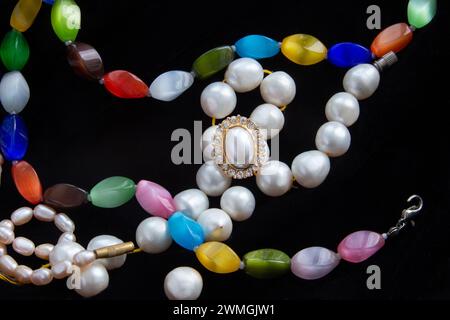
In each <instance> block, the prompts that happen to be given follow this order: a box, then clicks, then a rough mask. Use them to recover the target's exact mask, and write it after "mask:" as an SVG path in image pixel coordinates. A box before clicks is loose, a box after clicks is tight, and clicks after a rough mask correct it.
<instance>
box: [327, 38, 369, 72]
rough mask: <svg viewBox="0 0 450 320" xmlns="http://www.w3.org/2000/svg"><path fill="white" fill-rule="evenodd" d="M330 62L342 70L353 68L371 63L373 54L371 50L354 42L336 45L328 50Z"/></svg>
mask: <svg viewBox="0 0 450 320" xmlns="http://www.w3.org/2000/svg"><path fill="white" fill-rule="evenodd" d="M327 58H328V61H330V63H332V64H334V65H335V66H338V67H341V68H351V67H354V66H356V65H358V64H361V63H370V62H371V61H372V53H371V52H370V50H369V49H367V48H365V47H363V46H361V45H359V44H356V43H352V42H342V43H338V44H335V45H334V46H332V47H331V48H330V50H328V57H327Z"/></svg>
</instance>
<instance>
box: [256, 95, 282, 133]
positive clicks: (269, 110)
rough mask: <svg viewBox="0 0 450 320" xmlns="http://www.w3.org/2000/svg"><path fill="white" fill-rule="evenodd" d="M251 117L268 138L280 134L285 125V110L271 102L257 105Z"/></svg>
mask: <svg viewBox="0 0 450 320" xmlns="http://www.w3.org/2000/svg"><path fill="white" fill-rule="evenodd" d="M250 119H251V120H252V121H253V122H254V123H255V124H256V125H257V126H258V127H259V129H261V131H262V133H263V135H264V138H265V139H266V140H267V139H272V138H273V137H275V136H276V135H278V134H279V133H280V131H281V129H283V126H284V115H283V112H282V111H281V110H280V108H278V107H277V106H274V105H273V104H270V103H265V104H262V105H260V106H258V107H256V108H255V110H253V112H252V114H251V115H250Z"/></svg>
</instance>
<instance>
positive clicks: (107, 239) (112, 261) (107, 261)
mask: <svg viewBox="0 0 450 320" xmlns="http://www.w3.org/2000/svg"><path fill="white" fill-rule="evenodd" d="M120 243H123V241H122V240H121V239H119V238H117V237H115V236H111V235H107V234H104V235H99V236H96V237H94V238H92V240H91V241H89V243H88V245H87V249H88V250H92V251H94V250H96V249H100V248H103V247H108V246H113V245H116V244H120ZM126 260H127V255H126V254H123V255H121V256H118V257H113V258H104V259H98V260H97V261H98V262H99V263H101V264H103V265H104V266H105V267H106V269H108V270H112V269H117V268H120V267H121V266H123V264H124V263H125V261H126Z"/></svg>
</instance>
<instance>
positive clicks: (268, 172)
mask: <svg viewBox="0 0 450 320" xmlns="http://www.w3.org/2000/svg"><path fill="white" fill-rule="evenodd" d="M292 180H293V176H292V172H291V170H290V169H289V167H288V166H287V165H286V164H285V163H283V162H280V161H276V160H271V161H268V162H266V163H265V164H264V165H263V166H262V167H261V169H260V171H259V172H258V175H257V176H256V184H257V185H258V187H259V190H261V191H262V192H263V193H264V194H266V195H268V196H271V197H279V196H281V195H283V194H285V193H286V192H288V191H289V190H290V189H291V187H292Z"/></svg>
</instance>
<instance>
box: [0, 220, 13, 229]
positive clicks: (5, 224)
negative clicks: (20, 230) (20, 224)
mask: <svg viewBox="0 0 450 320" xmlns="http://www.w3.org/2000/svg"><path fill="white" fill-rule="evenodd" d="M0 227H5V228H8V229H10V230H11V231H14V223H13V222H12V221H11V220H9V219H4V220H2V221H0Z"/></svg>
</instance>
